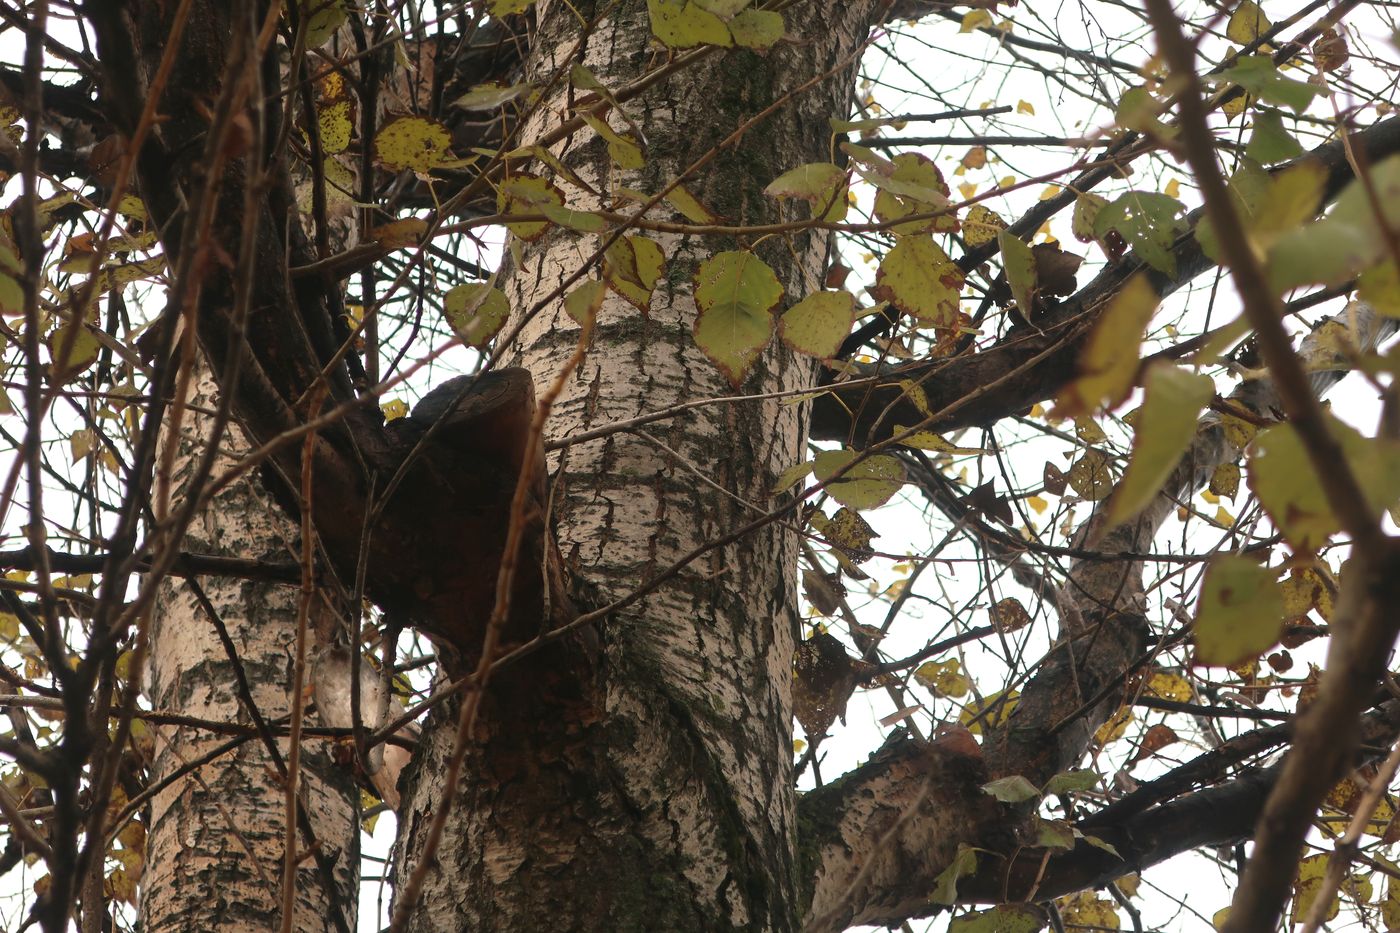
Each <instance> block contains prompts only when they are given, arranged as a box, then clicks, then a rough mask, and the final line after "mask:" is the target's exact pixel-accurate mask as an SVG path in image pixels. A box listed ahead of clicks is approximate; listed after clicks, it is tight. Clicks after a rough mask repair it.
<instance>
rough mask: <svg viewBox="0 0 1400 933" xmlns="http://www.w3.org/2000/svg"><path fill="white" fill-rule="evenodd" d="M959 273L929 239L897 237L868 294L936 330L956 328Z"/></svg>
mask: <svg viewBox="0 0 1400 933" xmlns="http://www.w3.org/2000/svg"><path fill="white" fill-rule="evenodd" d="M962 287H963V272H962V270H961V269H959V268H958V266H957V264H956V263H954V262H953V261H952V260H951V259H949V258H948V254H947V253H945V252H943V250H942V249H941V248H940V247H939V246H938V244H937V243H935V242H933V238H932V237H929V236H907V237H901V238H900V239H899V242H898V243H896V244H895V245H894V248H893V249H891V250H890V251H889V252H888V253H886V254H885V258H884V261H882V262H881V263H880V269H879V271H877V272H876V273H875V286H874V287H873V288H872V289H871V290H870V293H871V294H872V295H874V296H875V297H876V298H878V299H879V300H881V301H888V302H890V303H891V304H893V305H894V306H895V307H896V308H899V310H901V311H904V312H905V313H907V314H912V315H913V316H914V317H916V318H918V319H919V320H920V321H921V322H923V323H925V324H932V325H934V326H937V327H954V326H956V325H957V317H958V299H959V296H960V295H961V294H962Z"/></svg>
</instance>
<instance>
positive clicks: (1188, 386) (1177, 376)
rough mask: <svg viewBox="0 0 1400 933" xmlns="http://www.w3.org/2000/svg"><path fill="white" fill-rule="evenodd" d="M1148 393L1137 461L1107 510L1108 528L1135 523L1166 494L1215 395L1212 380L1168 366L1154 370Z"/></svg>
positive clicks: (1135, 439)
mask: <svg viewBox="0 0 1400 933" xmlns="http://www.w3.org/2000/svg"><path fill="white" fill-rule="evenodd" d="M1144 388H1145V390H1146V399H1145V401H1144V402H1143V405H1142V414H1141V416H1140V420H1139V421H1138V425H1137V428H1136V430H1135V431H1134V432H1133V454H1132V459H1131V460H1130V461H1129V462H1128V469H1127V471H1126V472H1125V473H1124V474H1123V481H1122V482H1121V483H1119V484H1118V489H1117V490H1116V491H1115V492H1114V494H1113V501H1111V502H1110V503H1109V504H1108V519H1107V527H1108V528H1113V527H1116V526H1118V525H1121V524H1122V523H1123V522H1126V521H1128V520H1129V519H1132V518H1134V517H1135V516H1136V515H1137V514H1138V513H1139V512H1141V511H1142V510H1143V509H1144V508H1146V507H1147V505H1148V504H1149V503H1150V502H1151V501H1152V500H1153V498H1155V497H1156V495H1157V493H1158V492H1159V491H1161V489H1162V484H1163V483H1165V482H1166V481H1167V477H1169V476H1171V473H1172V470H1174V469H1175V468H1176V464H1177V461H1178V460H1180V459H1181V454H1182V453H1183V452H1184V451H1185V450H1186V447H1187V445H1188V444H1190V443H1191V438H1192V437H1193V436H1194V435H1195V433H1196V419H1197V418H1199V417H1200V414H1201V409H1203V408H1205V406H1206V405H1207V404H1208V403H1209V402H1210V400H1211V398H1212V397H1213V396H1214V394H1215V383H1214V382H1213V381H1211V378H1210V377H1209V376H1206V375H1202V374H1200V373H1193V372H1190V371H1188V370H1185V369H1181V368H1179V367H1176V366H1171V365H1168V364H1159V365H1155V366H1153V367H1151V368H1150V369H1149V370H1148V371H1147V378H1146V379H1145V380H1144Z"/></svg>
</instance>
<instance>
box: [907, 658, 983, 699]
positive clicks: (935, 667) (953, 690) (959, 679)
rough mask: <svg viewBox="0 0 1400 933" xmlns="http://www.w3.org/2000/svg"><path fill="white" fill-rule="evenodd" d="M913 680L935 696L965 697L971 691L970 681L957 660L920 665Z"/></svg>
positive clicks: (951, 659) (950, 659) (929, 662)
mask: <svg viewBox="0 0 1400 933" xmlns="http://www.w3.org/2000/svg"><path fill="white" fill-rule="evenodd" d="M914 679H915V680H917V681H918V682H919V683H921V684H923V685H924V686H925V687H927V688H928V689H929V690H931V691H933V693H934V694H935V695H937V696H943V697H954V698H956V697H965V696H967V694H968V692H969V691H970V690H971V689H972V681H970V680H968V677H967V675H966V674H964V673H963V671H962V663H961V662H959V661H958V659H957V658H948V659H947V660H946V661H928V662H926V663H924V664H921V665H919V667H918V668H917V669H916V670H915V671H914Z"/></svg>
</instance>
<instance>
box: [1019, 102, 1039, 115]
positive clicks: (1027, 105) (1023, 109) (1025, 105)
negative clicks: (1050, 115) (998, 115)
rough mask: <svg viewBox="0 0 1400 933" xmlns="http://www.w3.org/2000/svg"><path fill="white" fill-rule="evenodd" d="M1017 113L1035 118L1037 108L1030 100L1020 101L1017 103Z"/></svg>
mask: <svg viewBox="0 0 1400 933" xmlns="http://www.w3.org/2000/svg"><path fill="white" fill-rule="evenodd" d="M1016 112H1017V113H1028V114H1030V115H1031V116H1035V107H1034V106H1032V104H1031V102H1030V101H1028V100H1018V101H1017V102H1016Z"/></svg>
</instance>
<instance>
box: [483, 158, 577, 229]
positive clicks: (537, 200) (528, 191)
mask: <svg viewBox="0 0 1400 933" xmlns="http://www.w3.org/2000/svg"><path fill="white" fill-rule="evenodd" d="M546 204H553V205H555V206H560V207H562V206H563V204H564V195H563V193H562V192H561V191H560V190H559V189H558V188H556V187H555V186H554V184H553V183H552V182H550V181H549V179H547V178H541V177H539V176H538V175H531V174H529V173H526V172H521V173H519V174H516V175H512V176H511V177H509V178H507V179H506V180H505V181H503V182H501V188H500V190H499V191H498V192H497V193H496V210H497V211H498V212H500V213H502V214H506V215H510V214H543V213H544V210H543V207H544V205H546ZM506 228H507V229H509V230H510V232H511V233H514V234H515V235H516V236H518V237H520V239H522V240H537V239H539V238H540V237H541V236H543V235H544V232H545V231H546V230H548V229H549V221H547V220H528V221H506Z"/></svg>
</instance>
